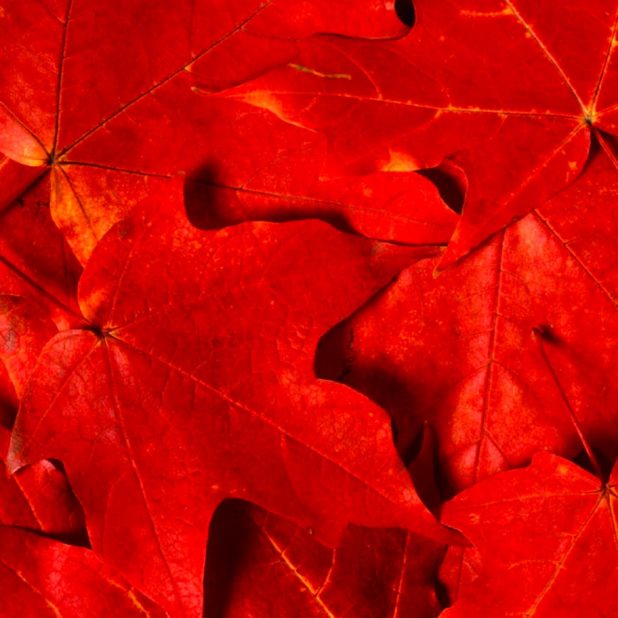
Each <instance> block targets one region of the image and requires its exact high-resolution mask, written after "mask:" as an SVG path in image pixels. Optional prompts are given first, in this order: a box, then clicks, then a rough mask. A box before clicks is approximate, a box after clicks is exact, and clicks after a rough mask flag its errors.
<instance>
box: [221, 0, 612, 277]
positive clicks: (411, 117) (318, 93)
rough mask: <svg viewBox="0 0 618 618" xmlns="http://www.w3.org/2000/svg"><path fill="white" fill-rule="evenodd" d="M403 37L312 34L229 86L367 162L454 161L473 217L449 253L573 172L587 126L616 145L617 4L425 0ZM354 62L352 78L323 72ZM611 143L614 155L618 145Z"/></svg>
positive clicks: (341, 154) (346, 160) (345, 157)
mask: <svg viewBox="0 0 618 618" xmlns="http://www.w3.org/2000/svg"><path fill="white" fill-rule="evenodd" d="M415 9H416V24H415V27H414V28H413V29H412V30H411V32H410V33H409V34H408V35H407V36H406V37H404V38H403V39H401V40H398V41H394V42H391V41H386V42H372V41H355V40H347V39H341V38H336V37H316V38H314V39H312V40H309V41H307V42H304V43H303V44H302V46H301V52H300V54H299V56H298V58H297V59H296V60H295V61H294V62H295V63H297V64H300V65H302V66H304V67H307V69H306V70H303V71H298V70H296V69H295V68H294V66H293V65H288V66H287V67H280V68H276V69H274V70H273V71H272V72H270V73H267V74H266V75H265V76H263V77H259V78H257V79H256V80H254V81H251V82H249V83H247V84H242V85H240V86H238V87H237V88H235V89H232V90H231V91H229V92H228V93H226V96H228V97H231V98H236V99H240V100H243V101H245V102H248V103H251V104H253V105H256V106H259V107H262V108H264V109H276V110H277V113H278V115H279V117H280V118H284V119H287V120H288V121H289V122H294V123H296V124H300V125H301V126H304V127H307V128H310V129H313V130H319V131H321V132H323V133H325V134H326V135H327V136H328V137H329V140H330V144H331V153H332V166H334V167H339V168H343V169H347V170H352V171H356V172H359V173H367V171H369V170H371V171H373V170H376V169H390V167H391V166H392V165H393V162H398V161H411V162H414V165H415V166H416V168H422V167H433V166H435V165H437V164H438V163H440V162H441V161H442V160H444V159H446V158H452V159H453V160H455V161H457V162H458V163H459V164H460V165H461V166H462V168H463V169H464V171H465V172H466V174H467V176H468V179H469V193H468V195H467V196H466V203H465V207H464V216H463V219H462V220H461V222H460V224H459V226H458V229H457V231H456V232H455V235H454V236H453V239H452V240H451V242H450V244H449V248H448V251H447V253H446V254H445V256H444V258H443V261H442V266H444V265H445V264H449V263H452V262H454V261H456V260H457V259H459V258H461V257H462V256H464V255H466V254H468V253H469V252H470V251H471V250H472V249H473V248H475V247H477V246H478V245H479V244H480V243H481V242H482V241H484V240H486V239H487V238H488V237H489V236H491V235H492V234H495V233H496V232H497V231H499V230H501V229H503V228H504V227H506V226H508V225H509V224H510V223H511V222H512V221H513V220H515V219H518V218H521V217H522V216H524V215H525V214H527V213H529V212H530V211H531V210H532V209H534V208H535V207H537V206H540V205H541V204H543V203H544V202H545V201H546V200H547V199H548V198H550V197H551V196H552V195H553V194H555V193H556V191H558V190H560V189H562V188H563V187H565V186H566V185H567V184H568V183H570V182H571V181H572V180H574V179H575V178H576V177H577V176H578V174H579V173H580V171H581V170H582V168H583V166H584V164H585V162H586V161H587V159H588V153H589V146H590V139H591V136H592V135H594V136H595V138H596V139H598V140H600V141H601V142H602V143H603V144H604V147H605V148H607V149H608V150H609V151H611V152H612V153H614V152H615V151H614V147H613V144H612V140H611V136H615V135H616V131H617V129H616V127H617V126H618V124H617V120H616V119H617V118H618V100H617V97H618V87H617V80H618V68H617V65H616V54H615V49H616V47H617V46H616V45H615V38H616V24H617V23H618V4H617V3H616V2H615V1H614V2H607V0H593V1H592V2H583V1H575V2H570V3H569V6H568V7H565V6H563V5H562V4H557V3H553V4H552V3H547V2H543V3H539V2H529V1H525V0H489V1H488V0H470V1H469V2H466V3H465V4H464V5H462V4H461V3H453V2H450V1H448V0H417V1H416V2H415ZM341 73H345V74H348V75H349V76H350V79H346V80H335V79H324V78H323V77H322V75H325V74H341ZM613 156H615V155H613Z"/></svg>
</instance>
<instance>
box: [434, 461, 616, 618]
mask: <svg viewBox="0 0 618 618" xmlns="http://www.w3.org/2000/svg"><path fill="white" fill-rule="evenodd" d="M617 481H618V477H617V471H616V468H614V472H613V473H612V475H611V477H610V479H609V482H608V483H604V482H602V481H601V480H600V479H598V478H597V477H595V476H593V475H592V474H590V473H589V472H586V471H585V470H583V469H581V468H580V467H578V466H577V465H575V464H574V463H572V462H570V461H568V460H566V459H563V458H562V457H557V456H556V455H550V454H548V453H540V454H538V455H536V456H535V457H534V459H533V461H532V463H531V464H530V466H528V467H527V468H524V469H520V470H511V471H509V472H504V473H501V474H497V475H495V476H493V477H491V478H489V479H486V480H484V481H482V482H480V483H478V484H477V485H475V486H474V487H472V488H470V489H467V490H466V491H464V492H463V493H461V494H460V495H458V496H457V497H456V498H454V499H453V500H452V501H451V502H449V503H447V505H446V507H445V510H444V516H443V518H444V521H445V522H447V523H448V524H449V525H452V526H454V527H456V528H458V529H460V530H461V531H462V532H463V533H464V534H465V535H466V536H467V537H468V538H469V539H470V540H471V541H472V542H473V543H474V544H475V545H476V547H477V548H478V550H479V553H480V560H481V565H482V570H481V573H480V576H479V578H478V579H477V580H476V581H475V583H474V584H473V585H471V586H469V587H464V588H462V589H461V590H460V595H459V600H458V601H457V603H455V605H454V606H453V607H451V608H450V609H448V610H446V611H445V612H444V614H443V615H444V616H445V617H446V616H448V618H454V617H456V616H462V617H468V616H481V615H482V616H488V617H493V616H495V617H502V616H505V615H521V616H538V617H541V616H547V617H553V616H611V615H613V614H615V613H616V612H618V601H617V599H616V595H615V594H612V593H613V591H614V590H615V589H616V581H617V578H618V552H617V551H616V547H617V544H618V537H617V535H616V529H617V526H618V520H617V518H616V487H617Z"/></svg>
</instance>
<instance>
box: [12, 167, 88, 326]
mask: <svg viewBox="0 0 618 618" xmlns="http://www.w3.org/2000/svg"><path fill="white" fill-rule="evenodd" d="M5 161H7V160H6V159H5ZM9 167H10V168H11V169H13V167H14V166H9ZM21 167H23V166H21ZM2 169H4V170H6V169H7V167H4V168H2ZM23 169H30V168H23ZM1 174H2V171H1V170H0V180H6V179H5V178H4V177H2V176H1ZM0 186H6V185H3V184H2V183H1V182H0ZM80 273H81V267H80V265H79V263H78V262H77V260H76V259H75V257H74V256H73V254H72V252H71V250H70V248H69V247H68V245H67V244H66V242H65V240H64V238H63V237H62V234H61V233H60V232H59V231H58V228H57V227H56V226H55V225H54V223H53V221H52V220H51V217H50V214H49V180H48V179H41V180H39V181H36V182H35V184H34V186H32V187H31V188H30V189H28V190H27V191H26V192H25V193H23V194H22V196H21V197H20V198H19V199H17V200H14V201H12V202H11V203H10V204H9V205H7V206H6V207H5V208H4V209H2V210H0V290H1V293H2V295H7V294H10V295H14V296H19V297H21V298H24V299H28V300H30V301H32V302H33V303H36V304H37V305H38V306H39V307H40V308H41V309H42V310H43V313H45V314H46V315H48V316H49V317H50V318H51V319H53V320H54V322H55V323H56V325H57V326H58V328H67V327H69V326H70V325H75V324H76V323H78V322H81V321H82V320H81V316H80V315H79V308H78V306H77V300H76V291H77V281H78V279H79V275H80Z"/></svg>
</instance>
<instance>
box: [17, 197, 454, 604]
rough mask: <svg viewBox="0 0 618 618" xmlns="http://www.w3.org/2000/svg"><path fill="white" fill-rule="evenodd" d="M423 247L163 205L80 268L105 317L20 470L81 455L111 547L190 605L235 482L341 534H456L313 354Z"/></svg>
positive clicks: (170, 596) (84, 483) (76, 460)
mask: <svg viewBox="0 0 618 618" xmlns="http://www.w3.org/2000/svg"><path fill="white" fill-rule="evenodd" d="M425 253H426V251H425ZM415 254H418V255H419V256H421V255H423V252H422V251H420V252H419V251H416V252H415ZM412 256H413V254H411V253H410V251H409V250H401V251H400V250H394V249H389V248H386V247H381V246H379V245H375V244H373V243H371V242H368V241H364V240H361V239H360V238H355V237H351V236H347V235H344V234H341V233H339V232H336V231H334V230H332V229H331V228H329V227H328V226H327V225H325V224H322V223H317V222H305V223H290V224H282V225H275V224H266V223H264V224H247V225H243V226H239V227H236V228H229V229H227V230H223V231H221V232H218V233H209V232H201V231H199V230H196V229H195V228H193V227H191V226H190V225H189V224H188V222H187V221H186V219H185V218H184V215H181V214H180V213H177V212H176V211H172V210H170V209H168V208H166V207H162V209H161V214H160V215H158V216H152V217H149V216H147V215H143V214H140V215H139V216H136V217H135V218H133V219H132V220H130V221H128V222H126V223H123V224H120V225H118V226H117V227H116V228H115V229H114V231H113V232H112V233H110V235H109V236H108V237H107V238H106V239H105V240H104V241H103V242H102V243H101V244H100V245H99V247H97V250H96V252H95V254H94V255H93V257H92V259H91V261H90V262H89V264H88V266H87V268H86V270H85V272H84V275H83V277H82V280H81V281H80V288H79V304H80V307H81V309H82V312H83V315H84V318H85V319H87V320H88V322H89V324H90V326H89V327H87V328H85V329H82V330H72V331H66V332H63V333H60V334H59V335H57V336H56V337H55V338H54V339H52V341H51V342H50V343H49V344H48V345H47V346H46V347H45V349H44V351H43V353H42V355H41V358H40V360H39V364H38V366H37V368H36V370H35V373H34V375H33V377H32V379H31V380H30V383H29V387H28V390H27V393H26V395H25V397H24V399H23V400H22V403H21V408H20V413H19V416H18V420H17V425H16V428H15V430H14V434H13V441H12V451H11V467H12V468H13V469H15V468H16V467H18V466H19V465H22V464H23V463H26V462H28V461H33V460H36V459H41V458H49V457H53V458H58V459H60V460H61V461H63V463H64V464H65V466H66V469H67V472H68V475H69V478H70V480H71V482H72V485H73V486H74V488H75V491H76V494H77V495H78V497H79V499H80V502H81V503H82V504H83V505H84V509H85V511H86V516H87V521H88V527H89V533H90V538H91V541H92V545H93V547H94V549H95V550H96V551H98V552H100V553H101V554H102V555H103V556H105V557H106V559H107V560H109V561H110V563H111V564H113V565H116V566H117V567H118V568H119V569H120V570H121V572H123V573H124V574H125V575H126V577H127V578H128V579H129V580H130V581H131V582H133V583H134V584H135V585H137V586H138V587H139V588H140V589H143V590H144V591H145V592H146V593H147V594H149V595H151V596H152V597H153V598H154V599H155V600H158V601H159V602H161V603H162V604H163V605H164V606H165V607H167V608H168V609H169V610H170V611H172V613H175V614H176V615H179V614H180V615H182V614H185V613H186V614H189V615H196V614H198V613H199V611H200V606H201V583H202V570H203V563H204V552H205V539H206V530H207V526H208V522H209V519H210V517H211V515H212V513H213V512H214V510H215V508H216V506H217V504H218V503H219V502H220V501H221V500H222V499H224V498H226V497H237V498H246V499H251V500H253V501H256V502H258V503H259V504H261V505H263V506H265V507H266V508H268V509H269V510H271V511H274V512H276V513H281V514H285V515H287V516H288V517H292V518H294V519H295V520H296V521H298V522H301V523H305V524H308V523H311V525H312V526H313V527H314V528H316V530H317V532H318V534H320V535H321V536H323V537H324V536H326V537H330V538H333V535H334V534H336V533H337V532H338V530H340V529H341V528H342V527H343V525H344V524H345V523H346V522H347V521H352V522H355V523H359V524H365V525H382V526H384V525H391V526H392V525H401V526H405V527H408V526H409V527H412V528H414V529H415V530H417V531H419V532H421V533H423V532H424V533H426V534H430V535H434V536H441V537H442V538H445V537H446V536H447V535H446V533H445V532H442V531H441V530H440V529H439V528H438V527H437V525H436V524H435V523H434V521H433V519H432V517H431V516H430V514H429V512H428V511H427V510H426V509H425V507H424V506H423V505H422V503H421V502H420V500H419V499H418V497H417V496H416V494H415V493H414V490H413V488H412V485H411V483H410V481H409V478H408V476H407V473H406V471H405V469H404V468H403V466H402V465H401V464H400V463H399V461H398V460H397V457H396V454H395V452H394V449H393V447H392V442H391V433H390V427H389V425H388V422H387V419H386V417H385V416H384V414H383V412H382V411H381V410H380V409H379V408H377V407H376V406H374V405H373V404H370V403H369V402H368V401H367V400H366V399H364V398H363V397H361V396H359V395H357V394H356V393H354V392H353V391H351V390H349V389H347V387H344V386H341V385H337V384H334V383H329V382H318V381H316V380H315V377H314V374H313V370H312V355H313V351H314V347H315V345H316V343H317V340H318V338H319V336H320V335H321V334H322V333H323V332H324V331H325V330H326V329H327V328H329V326H332V325H333V324H335V323H336V322H337V321H338V320H340V319H341V318H343V317H344V316H345V315H346V314H347V313H349V312H350V311H351V310H352V309H353V308H354V307H355V306H357V305H358V304H359V303H360V302H362V301H363V300H364V299H365V298H366V297H367V296H369V295H370V294H371V293H372V292H373V291H375V290H376V289H378V288H379V287H381V286H382V285H384V284H385V283H386V282H387V281H388V279H389V278H390V277H391V276H392V274H393V273H394V272H395V271H396V270H397V269H398V268H400V267H401V264H402V263H403V262H404V261H409V260H410V259H412ZM58 427H62V430H61V431H58ZM450 538H453V537H450ZM128 547H130V548H131V549H130V551H127V548H128Z"/></svg>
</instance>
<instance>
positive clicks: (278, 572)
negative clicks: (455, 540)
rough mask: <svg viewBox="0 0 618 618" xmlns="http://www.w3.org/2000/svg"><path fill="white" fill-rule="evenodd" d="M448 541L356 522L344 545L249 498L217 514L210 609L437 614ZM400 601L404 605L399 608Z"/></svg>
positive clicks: (228, 612)
mask: <svg viewBox="0 0 618 618" xmlns="http://www.w3.org/2000/svg"><path fill="white" fill-rule="evenodd" d="M443 554H444V548H443V547H442V546H440V545H438V544H437V543H435V542H434V541H431V540H428V539H423V538H421V537H417V536H414V535H411V534H406V533H405V532H404V531H403V530H389V529H387V530H385V529H375V530H374V529H370V528H360V527H356V526H350V527H348V528H347V529H346V530H345V532H344V534H343V536H342V539H341V542H340V543H339V544H338V546H337V547H336V549H334V550H333V549H330V548H327V547H325V546H323V545H321V544H320V543H318V542H316V541H315V540H314V539H313V537H312V536H311V535H310V534H309V533H307V531H305V530H303V529H301V528H298V527H296V526H294V525H292V524H290V523H289V522H286V521H285V520H283V519H281V518H276V517H274V516H273V515H269V514H268V513H266V512H264V511H262V510H260V509H257V508H256V507H250V506H249V505H245V504H234V503H229V504H228V503H226V504H225V505H223V506H222V507H221V510H220V511H218V512H217V514H216V515H215V519H214V520H213V527H212V529H211V541H210V545H209V549H208V561H207V563H206V580H205V582H206V589H205V603H206V611H207V614H208V615H209V616H219V617H226V618H236V617H238V618H240V617H242V616H273V617H275V616H280V617H282V618H284V617H287V616H293V615H302V616H308V617H309V616H315V617H324V616H328V617H329V618H335V617H339V616H359V617H361V616H362V617H364V618H373V617H375V616H398V615H400V616H405V615H406V611H407V608H414V612H415V613H414V616H418V617H419V618H430V617H435V616H437V615H438V614H439V613H440V605H439V603H438V601H437V599H436V594H435V589H434V583H435V575H436V572H437V568H438V566H439V564H440V561H441V559H442V556H443ZM397 608H399V609H397Z"/></svg>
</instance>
